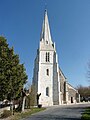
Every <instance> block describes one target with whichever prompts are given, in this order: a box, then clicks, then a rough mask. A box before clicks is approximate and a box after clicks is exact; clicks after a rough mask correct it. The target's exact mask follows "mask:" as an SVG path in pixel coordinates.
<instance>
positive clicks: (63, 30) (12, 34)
mask: <svg viewBox="0 0 90 120" xmlns="http://www.w3.org/2000/svg"><path fill="white" fill-rule="evenodd" d="M46 4H47V6H46V7H47V11H48V18H49V24H50V30H51V35H52V40H53V41H54V42H55V44H56V51H57V54H58V61H59V66H60V68H61V69H62V71H63V73H64V75H65V76H66V78H67V80H68V82H69V83H70V84H71V85H73V86H74V87H76V86H78V85H83V86H88V85H89V83H88V77H87V71H88V62H89V61H90V0H0V35H2V36H4V37H5V38H6V39H7V42H8V44H9V47H12V46H13V47H14V51H15V54H18V55H19V58H20V63H24V65H25V68H26V74H27V75H28V82H29V84H30V83H31V81H32V77H33V68H34V59H35V57H36V53H37V48H38V47H39V42H40V33H41V28H42V22H43V18H44V11H45V8H46V7H45V5H46Z"/></svg>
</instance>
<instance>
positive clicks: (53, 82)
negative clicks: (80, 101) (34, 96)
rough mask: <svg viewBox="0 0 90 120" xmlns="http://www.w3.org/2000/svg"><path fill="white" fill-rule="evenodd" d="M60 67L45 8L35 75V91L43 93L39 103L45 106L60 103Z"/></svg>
mask: <svg viewBox="0 0 90 120" xmlns="http://www.w3.org/2000/svg"><path fill="white" fill-rule="evenodd" d="M58 68H59V67H58V57H57V53H56V49H55V44H54V43H53V41H52V38H51V33H50V27H49V21H48V15H47V10H45V13H44V20H43V25H42V31H41V38H40V46H39V49H38V50H37V55H36V59H35V65H34V76H33V84H34V85H35V93H38V94H39V93H41V96H40V99H39V104H42V105H43V106H52V105H58V104H59V98H60V97H59V90H60V83H59V69H58Z"/></svg>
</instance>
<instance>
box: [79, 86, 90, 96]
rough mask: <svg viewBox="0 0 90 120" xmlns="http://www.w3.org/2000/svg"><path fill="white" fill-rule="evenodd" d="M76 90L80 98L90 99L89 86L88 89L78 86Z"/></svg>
mask: <svg viewBox="0 0 90 120" xmlns="http://www.w3.org/2000/svg"><path fill="white" fill-rule="evenodd" d="M77 89H78V92H79V94H80V95H81V96H82V97H90V86H88V87H83V86H81V85H79V86H78V87H77Z"/></svg>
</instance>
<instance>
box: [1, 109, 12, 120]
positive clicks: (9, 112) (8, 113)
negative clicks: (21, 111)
mask: <svg viewBox="0 0 90 120" xmlns="http://www.w3.org/2000/svg"><path fill="white" fill-rule="evenodd" d="M11 115H12V113H11V111H10V110H4V111H3V113H2V114H1V118H7V117H9V116H11Z"/></svg>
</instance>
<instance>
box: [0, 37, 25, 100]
mask: <svg viewBox="0 0 90 120" xmlns="http://www.w3.org/2000/svg"><path fill="white" fill-rule="evenodd" d="M26 80H27V75H26V73H25V68H24V64H20V60H19V56H18V55H17V54H15V53H14V49H13V47H12V48H9V45H8V44H7V40H6V39H5V38H4V37H2V36H1V37H0V100H4V99H5V98H6V99H8V100H10V99H11V97H12V98H15V99H16V98H18V97H19V96H20V92H21V89H22V88H23V85H24V84H25V83H26Z"/></svg>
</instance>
